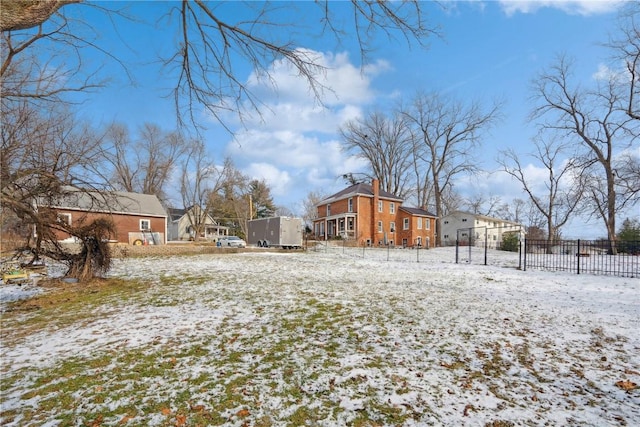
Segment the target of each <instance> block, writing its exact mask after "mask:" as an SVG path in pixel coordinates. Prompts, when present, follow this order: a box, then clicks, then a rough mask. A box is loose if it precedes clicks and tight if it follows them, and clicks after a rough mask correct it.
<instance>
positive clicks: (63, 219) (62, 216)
mask: <svg viewBox="0 0 640 427" xmlns="http://www.w3.org/2000/svg"><path fill="white" fill-rule="evenodd" d="M58 222H59V223H61V224H65V225H71V214H70V213H59V214H58Z"/></svg>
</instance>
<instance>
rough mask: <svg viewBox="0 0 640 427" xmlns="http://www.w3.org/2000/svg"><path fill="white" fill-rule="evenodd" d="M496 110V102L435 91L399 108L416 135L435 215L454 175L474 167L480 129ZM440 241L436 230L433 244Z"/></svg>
mask: <svg viewBox="0 0 640 427" xmlns="http://www.w3.org/2000/svg"><path fill="white" fill-rule="evenodd" d="M499 110H500V105H499V104H497V103H496V104H494V105H493V106H491V107H489V108H484V107H483V106H482V105H481V104H480V103H478V102H470V103H468V104H465V103H464V102H461V101H458V100H455V99H453V98H449V97H446V96H444V95H443V94H440V93H437V92H435V93H429V94H427V93H421V94H418V95H417V96H416V97H415V98H414V100H413V103H412V104H411V105H410V106H409V107H407V108H403V111H402V114H403V115H404V116H405V117H406V119H407V121H408V122H409V123H410V124H411V126H412V127H413V129H414V130H413V133H414V134H415V135H416V144H418V145H417V146H416V149H415V155H416V156H417V159H418V161H420V162H422V164H423V165H424V166H425V173H426V174H428V175H429V181H430V183H431V185H433V197H434V205H435V208H436V216H437V217H438V218H441V217H442V216H443V214H444V209H445V200H444V198H445V196H446V194H448V192H451V190H452V188H453V180H454V178H455V177H457V176H459V175H460V174H467V173H474V172H475V171H477V170H478V164H477V161H476V159H475V157H474V150H475V148H476V147H477V145H478V144H479V142H480V138H481V137H482V134H483V132H484V131H486V130H488V129H489V128H490V127H491V126H492V125H493V124H494V123H495V121H496V120H497V119H498V117H499ZM440 229H441V228H440V227H438V230H440ZM440 244H441V236H440V233H439V232H438V233H437V234H436V245H438V246H439V245H440Z"/></svg>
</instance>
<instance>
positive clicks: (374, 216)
mask: <svg viewBox="0 0 640 427" xmlns="http://www.w3.org/2000/svg"><path fill="white" fill-rule="evenodd" d="M371 189H372V190H373V204H372V206H371V239H372V241H371V245H377V244H378V241H379V240H380V235H379V234H378V215H379V214H378V201H379V200H380V181H378V180H377V179H376V178H373V180H371Z"/></svg>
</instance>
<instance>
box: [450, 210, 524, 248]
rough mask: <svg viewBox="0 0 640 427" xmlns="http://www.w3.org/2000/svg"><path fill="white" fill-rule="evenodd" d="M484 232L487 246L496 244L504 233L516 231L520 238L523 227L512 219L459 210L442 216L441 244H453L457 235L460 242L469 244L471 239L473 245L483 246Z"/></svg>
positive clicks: (522, 235) (522, 233) (522, 234)
mask: <svg viewBox="0 0 640 427" xmlns="http://www.w3.org/2000/svg"><path fill="white" fill-rule="evenodd" d="M469 229H471V230H469ZM458 230H460V236H458ZM485 232H486V237H487V243H488V245H489V247H496V246H498V245H499V244H500V243H501V242H502V237H503V235H504V234H505V233H518V234H519V235H520V238H521V239H523V238H524V227H523V226H522V225H521V224H518V223H516V222H513V221H508V220H504V219H500V218H493V217H487V216H483V215H478V214H473V213H469V212H461V211H456V212H453V213H451V214H449V215H447V216H444V217H443V218H442V244H443V246H453V245H455V244H456V239H457V238H458V237H459V239H460V241H461V242H462V244H469V241H471V242H472V244H474V245H483V246H484V244H485V243H484V242H485Z"/></svg>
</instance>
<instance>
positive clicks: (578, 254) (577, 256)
mask: <svg viewBox="0 0 640 427" xmlns="http://www.w3.org/2000/svg"><path fill="white" fill-rule="evenodd" d="M576 258H578V274H580V239H578V253H576Z"/></svg>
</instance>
